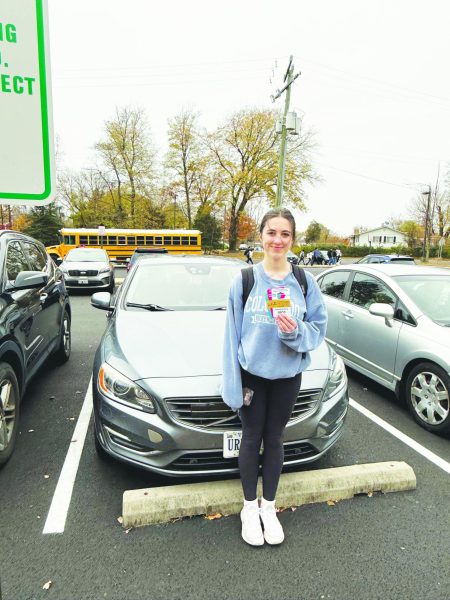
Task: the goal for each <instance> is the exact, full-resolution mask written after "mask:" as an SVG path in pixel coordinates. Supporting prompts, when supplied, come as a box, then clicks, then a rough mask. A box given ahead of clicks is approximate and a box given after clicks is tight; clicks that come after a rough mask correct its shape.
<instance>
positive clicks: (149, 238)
mask: <svg viewBox="0 0 450 600" xmlns="http://www.w3.org/2000/svg"><path fill="white" fill-rule="evenodd" d="M153 244H154V241H153V236H152V235H147V236H146V238H145V245H146V246H153Z"/></svg>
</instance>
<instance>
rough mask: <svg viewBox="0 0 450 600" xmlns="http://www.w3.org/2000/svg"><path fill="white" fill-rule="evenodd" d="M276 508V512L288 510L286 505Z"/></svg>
mask: <svg viewBox="0 0 450 600" xmlns="http://www.w3.org/2000/svg"><path fill="white" fill-rule="evenodd" d="M275 510H276V512H284V511H285V510H286V507H285V506H280V507H279V508H276V509H275Z"/></svg>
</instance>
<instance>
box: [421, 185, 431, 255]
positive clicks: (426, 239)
mask: <svg viewBox="0 0 450 600" xmlns="http://www.w3.org/2000/svg"><path fill="white" fill-rule="evenodd" d="M422 196H428V199H427V212H426V214H425V231H424V234H423V248H422V262H428V259H429V257H430V239H429V237H430V236H429V232H428V229H429V225H428V222H429V220H430V200H431V185H429V186H428V192H422Z"/></svg>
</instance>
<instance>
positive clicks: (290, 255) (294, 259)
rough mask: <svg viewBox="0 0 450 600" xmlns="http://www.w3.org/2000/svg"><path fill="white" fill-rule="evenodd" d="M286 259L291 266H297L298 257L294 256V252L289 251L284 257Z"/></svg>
mask: <svg viewBox="0 0 450 600" xmlns="http://www.w3.org/2000/svg"><path fill="white" fill-rule="evenodd" d="M286 258H287V259H288V261H289V262H290V263H291V264H293V265H298V261H299V260H300V259H299V258H298V256H297V255H296V254H294V252H292V250H289V252H288V253H287V255H286Z"/></svg>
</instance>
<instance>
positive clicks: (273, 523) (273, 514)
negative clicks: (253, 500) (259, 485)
mask: <svg viewBox="0 0 450 600" xmlns="http://www.w3.org/2000/svg"><path fill="white" fill-rule="evenodd" d="M260 516H261V521H262V524H263V526H264V539H265V540H266V542H267V543H268V544H272V545H276V544H281V542H283V540H284V531H283V528H282V526H281V523H280V521H279V520H278V517H277V511H276V510H275V502H269V501H267V500H264V498H263V499H262V500H261V508H260Z"/></svg>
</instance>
